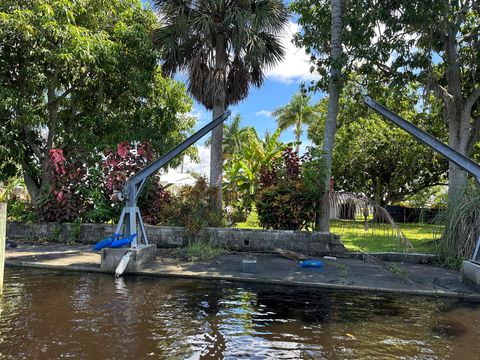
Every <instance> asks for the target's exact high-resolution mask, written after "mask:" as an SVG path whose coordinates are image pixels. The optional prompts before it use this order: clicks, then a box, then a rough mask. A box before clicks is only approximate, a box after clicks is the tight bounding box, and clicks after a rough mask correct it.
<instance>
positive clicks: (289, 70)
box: [266, 21, 319, 84]
mask: <svg viewBox="0 0 480 360" xmlns="http://www.w3.org/2000/svg"><path fill="white" fill-rule="evenodd" d="M299 30H300V26H298V24H295V23H294V22H292V21H289V23H288V26H287V28H286V30H285V31H284V33H283V37H282V40H281V42H282V45H283V46H284V48H285V58H284V60H283V61H282V62H281V63H279V64H278V65H277V66H275V67H274V68H272V69H270V70H268V71H267V72H266V75H267V78H271V79H273V80H276V81H279V82H282V83H287V84H288V83H291V82H293V81H296V82H300V81H309V80H316V79H318V78H319V75H317V74H312V73H311V72H310V67H311V65H310V63H309V60H310V58H309V56H308V55H307V53H306V52H305V49H304V48H297V47H296V46H295V45H294V44H293V43H292V39H293V35H294V34H295V33H297V32H299Z"/></svg>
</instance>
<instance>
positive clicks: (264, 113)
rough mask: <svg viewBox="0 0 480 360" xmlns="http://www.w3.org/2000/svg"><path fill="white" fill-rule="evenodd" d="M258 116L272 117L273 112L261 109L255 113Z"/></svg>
mask: <svg viewBox="0 0 480 360" xmlns="http://www.w3.org/2000/svg"><path fill="white" fill-rule="evenodd" d="M255 115H257V116H265V117H272V112H271V111H268V110H260V111H257V112H256V113H255Z"/></svg>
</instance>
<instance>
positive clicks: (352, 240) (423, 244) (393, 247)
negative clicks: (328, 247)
mask: <svg viewBox="0 0 480 360" xmlns="http://www.w3.org/2000/svg"><path fill="white" fill-rule="evenodd" d="M255 220H256V219H248V220H247V222H244V223H239V224H237V227H238V228H243V229H260V226H259V225H258V222H257V221H255ZM397 225H398V226H399V227H400V229H401V230H402V232H403V234H404V235H405V237H406V238H407V240H409V241H410V243H411V244H412V245H413V248H411V249H405V247H404V246H403V244H402V243H401V241H400V239H398V238H397V236H396V234H395V232H394V231H393V229H392V228H391V227H390V226H387V225H385V224H371V223H370V224H369V228H368V229H367V230H365V225H364V223H363V222H361V221H347V220H333V221H332V222H331V223H330V229H331V231H332V232H333V233H334V234H338V235H340V237H341V240H342V242H343V243H344V244H345V247H346V248H347V249H348V250H350V251H363V252H404V251H407V252H419V253H433V252H434V250H435V245H434V244H433V240H434V239H436V238H438V236H439V234H440V233H441V230H442V227H440V226H437V225H430V224H411V223H404V224H397Z"/></svg>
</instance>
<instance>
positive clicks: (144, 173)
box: [115, 110, 231, 248]
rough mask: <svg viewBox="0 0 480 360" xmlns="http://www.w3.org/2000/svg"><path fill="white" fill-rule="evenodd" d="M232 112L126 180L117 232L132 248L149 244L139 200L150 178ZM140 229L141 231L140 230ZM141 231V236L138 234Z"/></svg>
mask: <svg viewBox="0 0 480 360" xmlns="http://www.w3.org/2000/svg"><path fill="white" fill-rule="evenodd" d="M230 114H231V112H230V110H227V111H225V112H224V113H223V114H222V115H220V116H218V117H216V118H215V119H213V120H212V121H211V122H209V123H208V124H207V125H205V126H204V127H202V128H201V129H200V130H198V131H197V132H196V133H195V134H193V135H192V136H190V137H189V138H187V139H186V140H185V141H183V142H182V143H180V144H179V145H177V146H176V147H175V148H173V149H172V150H170V151H169V152H168V153H166V154H165V155H163V156H162V157H160V158H159V159H157V160H155V161H154V162H153V163H151V164H150V165H148V166H147V167H145V168H144V169H142V170H140V172H138V173H137V174H135V175H133V176H132V177H131V178H129V179H128V180H127V181H126V182H125V184H124V185H123V188H122V194H121V198H123V200H125V206H124V208H123V210H122V214H121V215H120V220H119V222H118V225H117V228H116V230H115V233H116V234H123V236H124V238H129V239H132V240H131V243H130V246H131V247H132V248H137V245H138V244H139V243H140V242H142V241H143V242H144V243H145V245H148V238H147V233H146V231H145V225H144V224H143V221H142V215H141V214H140V209H139V208H138V206H137V200H138V198H139V196H140V194H141V193H142V190H143V189H144V187H145V183H146V181H147V180H148V178H149V177H150V176H152V175H153V174H154V173H156V172H157V171H158V170H159V169H160V168H162V167H163V166H165V164H167V163H168V162H169V161H170V160H172V159H173V158H174V157H176V156H177V155H179V154H180V153H182V152H183V151H185V150H186V149H187V148H189V147H190V146H192V145H193V144H194V143H195V142H197V141H198V140H199V139H200V138H202V137H203V136H205V135H206V134H207V133H209V132H210V131H212V130H213V129H214V128H216V127H217V126H218V125H220V124H222V123H223V122H224V121H225V120H226V119H227V118H228V117H229V116H230ZM137 228H138V229H137ZM138 230H139V231H140V232H138ZM139 233H140V236H138V235H137V234H139Z"/></svg>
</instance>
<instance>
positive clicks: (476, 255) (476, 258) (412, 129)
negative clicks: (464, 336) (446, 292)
mask: <svg viewBox="0 0 480 360" xmlns="http://www.w3.org/2000/svg"><path fill="white" fill-rule="evenodd" d="M364 102H365V104H367V105H368V106H369V107H370V108H372V109H373V110H375V111H376V112H377V113H379V114H380V115H382V116H384V117H386V118H387V119H388V120H390V121H391V122H393V123H394V124H395V125H397V126H398V127H400V128H402V129H403V130H405V131H406V132H407V133H409V134H410V135H412V136H413V137H415V138H416V139H417V140H419V141H420V142H422V143H424V144H425V145H427V146H429V147H430V148H432V149H433V150H434V151H436V152H438V153H440V154H442V155H443V156H445V157H446V158H447V159H448V160H449V161H451V162H453V163H455V164H456V165H458V166H459V167H461V168H462V169H463V170H465V171H466V172H468V173H469V174H471V175H472V176H473V177H474V178H475V180H476V181H477V185H478V186H480V165H479V164H477V163H476V162H475V161H473V160H471V159H469V158H468V157H466V156H465V155H463V154H461V153H460V152H458V151H457V150H455V149H453V148H452V147H450V146H448V145H446V144H444V143H443V142H441V141H440V140H438V139H437V138H435V137H434V136H432V135H430V134H429V133H427V132H425V131H423V130H422V129H420V128H418V127H417V126H415V125H413V124H412V123H410V122H408V121H407V120H405V119H404V118H402V117H400V116H398V115H397V114H395V113H394V112H393V111H390V110H389V109H387V108H386V107H385V106H383V105H381V104H379V103H377V102H376V101H375V100H373V99H372V98H371V97H369V96H366V97H365V98H364ZM471 261H472V262H475V263H480V236H479V238H478V240H477V245H476V246H475V250H474V252H473V255H472V258H471Z"/></svg>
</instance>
